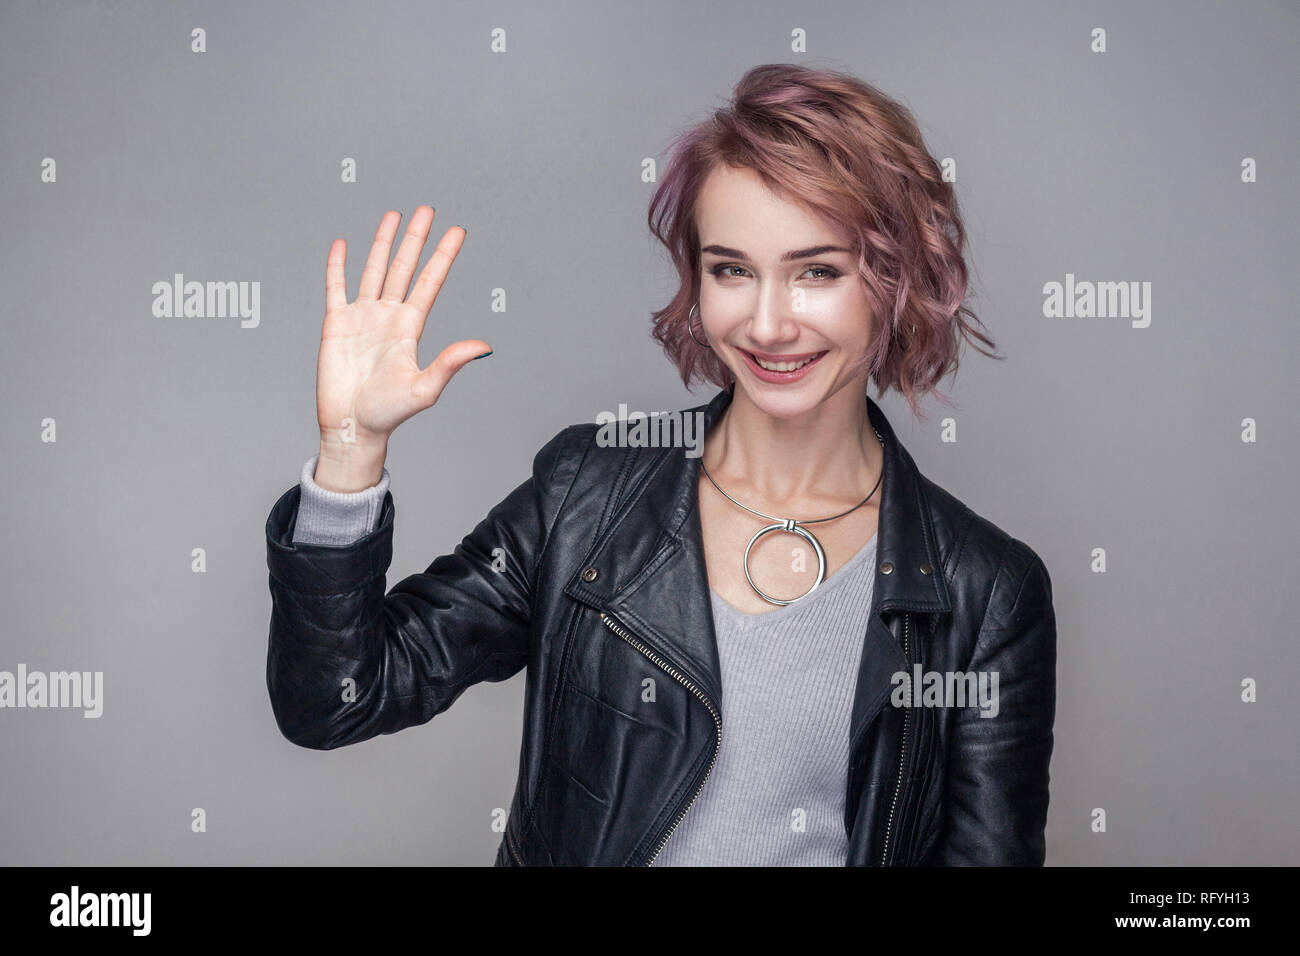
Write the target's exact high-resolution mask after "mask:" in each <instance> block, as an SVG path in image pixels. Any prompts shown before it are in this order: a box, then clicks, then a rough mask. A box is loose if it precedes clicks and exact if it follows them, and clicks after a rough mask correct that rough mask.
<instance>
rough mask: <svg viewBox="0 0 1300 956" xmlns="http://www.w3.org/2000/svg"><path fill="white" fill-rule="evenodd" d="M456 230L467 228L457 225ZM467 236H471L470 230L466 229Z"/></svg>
mask: <svg viewBox="0 0 1300 956" xmlns="http://www.w3.org/2000/svg"><path fill="white" fill-rule="evenodd" d="M456 228H457V229H465V227H464V226H462V225H461V224H460V223H456ZM465 235H467V236H468V235H469V230H468V229H465Z"/></svg>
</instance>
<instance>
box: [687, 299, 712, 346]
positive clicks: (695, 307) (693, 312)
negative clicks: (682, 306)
mask: <svg viewBox="0 0 1300 956" xmlns="http://www.w3.org/2000/svg"><path fill="white" fill-rule="evenodd" d="M699 314H700V304H699V303H698V302H696V303H695V304H694V305H693V306H691V311H690V312H688V313H686V334H687V335H689V336H690V337H691V338H692V339H693V340H694V342H695V344H696V345H698V346H699V347H700V348H702V349H711V348H713V346H712V345H709V344H708V343H706V342H701V341H700V340H699V339H697V338H695V332H694V330H693V329H692V328H691V316H695V315H699ZM700 331H704V320H703V319H701V320H700Z"/></svg>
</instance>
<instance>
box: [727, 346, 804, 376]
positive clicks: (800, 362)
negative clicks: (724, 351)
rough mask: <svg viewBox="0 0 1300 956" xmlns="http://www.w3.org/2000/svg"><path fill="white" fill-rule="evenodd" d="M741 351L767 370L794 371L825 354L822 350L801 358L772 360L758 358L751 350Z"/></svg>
mask: <svg viewBox="0 0 1300 956" xmlns="http://www.w3.org/2000/svg"><path fill="white" fill-rule="evenodd" d="M741 351H742V352H744V353H745V354H746V355H748V356H749V357H750V358H751V359H753V360H754V362H755V363H756V364H757V365H758V366H759V367H760V368H765V369H767V370H768V371H769V372H794V371H797V370H799V369H801V368H803V367H804V366H805V365H807V364H808V363H809V362H813V361H816V360H817V359H819V358H821V357H822V355H824V354H825V353H824V352H814V353H813V354H812V355H809V356H806V357H805V358H801V359H795V360H794V361H781V362H773V361H769V360H767V359H762V358H759V357H758V356H757V355H755V354H754V353H753V352H749V351H746V350H745V349H741Z"/></svg>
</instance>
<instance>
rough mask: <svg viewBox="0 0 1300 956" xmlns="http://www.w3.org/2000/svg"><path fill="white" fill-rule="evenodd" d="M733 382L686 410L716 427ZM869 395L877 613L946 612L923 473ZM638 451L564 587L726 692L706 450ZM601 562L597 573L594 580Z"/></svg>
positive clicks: (708, 686)
mask: <svg viewBox="0 0 1300 956" xmlns="http://www.w3.org/2000/svg"><path fill="white" fill-rule="evenodd" d="M734 388H735V386H734V384H733V385H732V386H730V387H728V388H725V389H722V390H721V391H719V392H718V394H717V395H716V396H715V397H714V398H713V399H712V400H711V401H710V402H708V403H707V404H704V405H697V406H695V407H694V408H691V409H688V410H686V412H685V413H684V414H694V413H695V412H698V411H702V412H703V413H704V432H703V433H702V434H707V433H708V431H709V429H710V428H712V426H713V424H714V423H715V422H716V421H717V420H718V418H719V417H720V416H721V414H722V412H723V411H724V410H725V409H726V407H727V406H728V405H729V404H730V403H731V400H732V397H733V394H734ZM864 397H865V399H866V402H867V412H868V415H869V417H870V420H871V424H872V425H873V426H874V427H875V428H876V430H877V431H878V432H879V433H880V435H881V437H882V438H883V439H884V477H883V479H882V481H881V490H880V512H879V526H878V533H877V539H876V548H877V554H876V570H875V583H874V588H875V590H874V592H873V609H872V610H873V617H879V616H880V615H881V613H882V612H885V611H916V612H926V613H946V612H948V611H951V609H952V603H951V600H950V597H949V593H948V588H947V585H946V583H945V581H944V577H943V568H942V567H941V564H940V560H939V549H938V546H937V543H936V539H935V531H934V523H933V518H932V515H931V511H930V501H929V498H928V496H927V494H926V491H925V488H924V484H923V481H922V478H921V475H920V473H919V471H918V470H917V467H916V463H915V462H914V461H913V460H912V456H911V455H910V454H908V452H907V449H905V448H904V447H903V446H902V444H901V443H900V442H899V441H898V438H897V436H896V435H895V434H894V430H893V428H891V427H890V424H889V420H888V419H887V418H886V417H885V414H884V412H882V411H881V410H880V407H879V406H878V405H877V404H876V403H875V402H874V401H872V399H871V397H870V396H864ZM611 451H617V452H620V453H626V449H614V450H611ZM636 451H637V454H633V455H627V456H626V457H627V459H628V461H627V463H626V464H625V465H624V467H623V469H622V472H621V473H620V475H619V477H618V479H617V484H618V488H619V490H620V491H621V490H622V486H623V485H624V484H625V483H628V482H630V483H632V484H633V487H632V488H630V489H629V490H628V491H627V493H626V495H624V500H625V502H624V504H623V505H622V506H621V508H620V510H619V512H618V513H617V514H615V515H613V516H611V517H610V518H609V520H608V521H607V522H606V523H605V524H604V526H603V527H602V529H601V531H600V533H599V534H598V536H597V537H596V539H595V542H594V543H593V545H592V547H591V550H590V552H589V553H588V556H587V558H586V559H585V560H584V561H583V562H582V564H581V566H580V567H578V568H577V569H575V571H574V573H573V575H572V576H571V577H570V579H569V582H568V584H567V586H566V587H565V591H566V593H568V594H569V595H570V596H572V597H574V598H577V599H578V600H581V601H583V602H584V603H587V604H590V605H592V606H594V607H597V608H599V609H600V610H602V611H606V612H608V613H610V614H612V615H614V616H615V617H616V618H617V619H618V620H619V621H622V622H624V623H625V625H626V626H627V627H628V628H630V629H632V630H633V631H635V632H636V634H637V635H639V636H641V637H642V638H643V639H645V640H646V641H647V642H650V643H654V644H656V645H658V647H659V650H660V651H661V652H663V653H666V654H667V655H668V656H670V657H671V658H673V659H675V660H678V661H679V662H680V663H681V664H682V665H683V666H684V667H687V668H689V669H690V670H691V671H693V676H695V677H696V678H697V679H698V680H699V681H700V682H701V683H702V684H703V685H704V686H705V688H706V689H707V690H711V691H712V692H713V694H714V695H715V699H718V698H720V696H721V692H720V687H719V686H718V685H719V683H720V678H719V667H718V659H717V642H716V636H715V634H714V631H713V624H712V604H711V601H710V595H709V584H708V572H707V566H706V564H705V560H704V548H703V538H702V533H701V526H700V518H699V509H698V507H697V506H698V498H697V495H698V482H699V473H700V465H699V463H700V459H699V458H698V457H696V458H688V457H687V456H686V454H685V452H684V450H683V449H682V448H642V449H638V450H636ZM642 456H648V463H647V464H645V465H644V467H638V465H637V462H638V461H644V460H645V459H642ZM592 568H594V569H595V572H596V573H595V575H594V577H593V579H592V580H590V581H588V580H586V579H585V578H587V577H592V573H591V571H590V570H589V569H592ZM584 572H585V573H584ZM872 626H873V627H874V626H875V624H874V622H873V623H872ZM885 633H888V632H887V630H886V631H885Z"/></svg>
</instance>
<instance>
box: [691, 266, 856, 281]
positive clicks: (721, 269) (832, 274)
mask: <svg viewBox="0 0 1300 956" xmlns="http://www.w3.org/2000/svg"><path fill="white" fill-rule="evenodd" d="M731 269H736V270H738V271H740V272H744V273H747V272H748V271H749V270H748V269H746V268H745V267H744V266H738V265H735V264H731V265H720V266H714V267H713V268H712V269H711V270H709V271H710V272H712V273H713V274H714V275H715V276H718V277H721V276H723V275H724V274H725V275H726V276H727V278H738V276H737V275H736V273H735V272H730V271H728V270H731ZM805 271H806V272H820V273H822V275H819V276H814V278H815V279H816V280H817V281H818V282H830V281H831V280H833V279H838V278H839V277H840V273H839V270H837V269H831V268H829V267H828V266H809V267H808V268H807V269H806V270H805Z"/></svg>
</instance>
